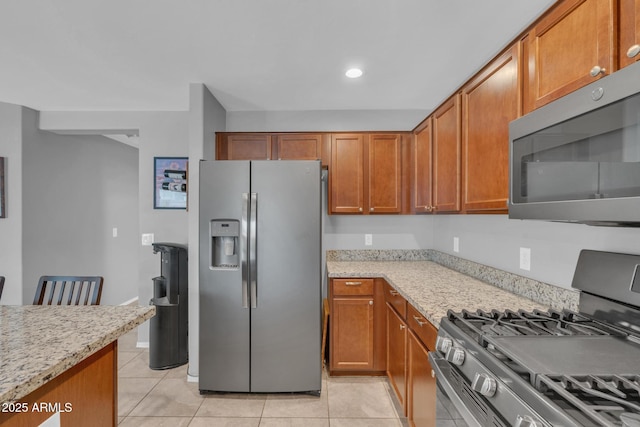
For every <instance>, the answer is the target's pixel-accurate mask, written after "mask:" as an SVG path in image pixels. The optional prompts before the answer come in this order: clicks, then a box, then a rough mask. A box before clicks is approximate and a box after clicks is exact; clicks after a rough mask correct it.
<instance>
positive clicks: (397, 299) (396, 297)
mask: <svg viewBox="0 0 640 427" xmlns="http://www.w3.org/2000/svg"><path fill="white" fill-rule="evenodd" d="M384 300H385V301H386V302H388V303H389V304H390V305H391V306H392V307H393V308H394V310H395V311H396V312H397V313H398V314H399V315H400V317H401V318H402V319H403V320H406V318H407V300H405V299H404V298H403V297H402V295H400V292H398V291H396V290H395V289H394V287H393V286H391V285H390V284H388V283H385V284H384Z"/></svg>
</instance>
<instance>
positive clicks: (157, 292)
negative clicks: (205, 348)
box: [149, 243, 189, 369]
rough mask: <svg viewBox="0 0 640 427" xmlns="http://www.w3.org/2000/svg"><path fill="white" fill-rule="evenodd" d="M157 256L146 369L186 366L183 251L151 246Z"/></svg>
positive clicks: (176, 247) (171, 245) (168, 245)
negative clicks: (158, 267) (156, 272)
mask: <svg viewBox="0 0 640 427" xmlns="http://www.w3.org/2000/svg"><path fill="white" fill-rule="evenodd" d="M153 253H160V271H161V273H160V274H161V275H160V276H158V277H154V278H153V298H152V299H151V301H150V304H152V305H155V306H156V315H155V316H154V317H152V318H151V319H150V320H149V367H150V368H151V369H167V368H173V367H176V366H180V365H184V364H185V363H187V362H188V360H189V357H188V335H187V333H188V323H187V318H188V315H189V306H188V293H189V289H188V279H187V278H188V276H187V247H186V246H183V245H178V244H174V243H154V244H153Z"/></svg>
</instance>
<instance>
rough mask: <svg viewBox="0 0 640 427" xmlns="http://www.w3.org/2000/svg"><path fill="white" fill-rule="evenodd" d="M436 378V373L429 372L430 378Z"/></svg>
mask: <svg viewBox="0 0 640 427" xmlns="http://www.w3.org/2000/svg"><path fill="white" fill-rule="evenodd" d="M435 377H436V371H434V370H433V369H432V370H431V378H435Z"/></svg>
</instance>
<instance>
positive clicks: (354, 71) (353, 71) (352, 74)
mask: <svg viewBox="0 0 640 427" xmlns="http://www.w3.org/2000/svg"><path fill="white" fill-rule="evenodd" d="M344 75H345V76H347V77H349V78H350V79H357V78H358V77H360V76H361V75H362V70H361V69H360V68H350V69H348V70H347V72H346V73H344Z"/></svg>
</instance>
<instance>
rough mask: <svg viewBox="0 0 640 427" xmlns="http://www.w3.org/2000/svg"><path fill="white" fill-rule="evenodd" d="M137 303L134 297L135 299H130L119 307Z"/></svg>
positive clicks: (136, 298)
mask: <svg viewBox="0 0 640 427" xmlns="http://www.w3.org/2000/svg"><path fill="white" fill-rule="evenodd" d="M137 301H138V297H135V298H131V299H130V300H129V301H125V302H123V303H122V304H120V305H130V304H133V303H134V302H137Z"/></svg>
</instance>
